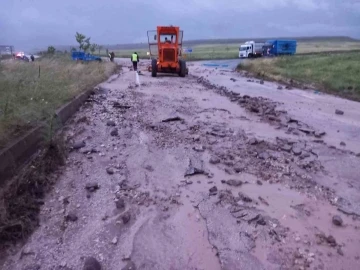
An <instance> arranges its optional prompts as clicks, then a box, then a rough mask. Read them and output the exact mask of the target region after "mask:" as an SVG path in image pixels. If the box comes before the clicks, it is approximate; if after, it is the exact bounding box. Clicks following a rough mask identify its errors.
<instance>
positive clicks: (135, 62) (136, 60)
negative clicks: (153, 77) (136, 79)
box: [131, 52, 140, 71]
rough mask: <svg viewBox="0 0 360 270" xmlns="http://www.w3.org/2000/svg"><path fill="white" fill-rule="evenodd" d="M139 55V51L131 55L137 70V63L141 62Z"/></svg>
mask: <svg viewBox="0 0 360 270" xmlns="http://www.w3.org/2000/svg"><path fill="white" fill-rule="evenodd" d="M139 60H140V59H139V55H138V54H137V52H134V53H133V54H132V55H131V62H132V64H133V67H134V70H135V71H137V64H138V62H139Z"/></svg>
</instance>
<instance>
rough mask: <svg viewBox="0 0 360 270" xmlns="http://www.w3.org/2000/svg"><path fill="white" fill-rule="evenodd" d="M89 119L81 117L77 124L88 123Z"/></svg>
mask: <svg viewBox="0 0 360 270" xmlns="http://www.w3.org/2000/svg"><path fill="white" fill-rule="evenodd" d="M87 120H88V119H87V117H86V116H83V117H80V118H79V119H78V120H77V121H76V122H77V123H84V122H86V121H87Z"/></svg>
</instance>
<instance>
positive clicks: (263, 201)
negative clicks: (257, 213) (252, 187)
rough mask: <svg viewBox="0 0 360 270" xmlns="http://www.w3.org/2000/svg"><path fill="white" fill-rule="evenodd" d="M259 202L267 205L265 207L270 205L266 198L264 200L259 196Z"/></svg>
mask: <svg viewBox="0 0 360 270" xmlns="http://www.w3.org/2000/svg"><path fill="white" fill-rule="evenodd" d="M259 200H260V202H262V203H263V204H265V205H267V206H269V205H270V204H269V203H268V202H267V201H266V200H265V199H264V198H262V197H260V196H259Z"/></svg>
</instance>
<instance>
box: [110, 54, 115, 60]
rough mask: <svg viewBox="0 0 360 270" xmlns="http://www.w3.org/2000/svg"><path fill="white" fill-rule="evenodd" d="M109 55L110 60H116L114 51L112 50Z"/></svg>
mask: <svg viewBox="0 0 360 270" xmlns="http://www.w3.org/2000/svg"><path fill="white" fill-rule="evenodd" d="M109 56H110V61H111V62H114V58H115V53H114V52H111V53H109Z"/></svg>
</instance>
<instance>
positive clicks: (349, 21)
mask: <svg viewBox="0 0 360 270" xmlns="http://www.w3.org/2000/svg"><path fill="white" fill-rule="evenodd" d="M359 12H360V2H359V1H357V0H343V1H338V0H302V1H298V0H250V1H239V0H223V1H218V0H206V1H205V0H183V1H182V2H181V1H167V2H164V1H163V0H152V1H144V0H132V1H125V0H123V1H120V0H107V1H98V0H87V1H84V0H77V1H73V0H62V1H49V0H27V1H25V0H23V1H21V0H12V1H10V0H9V1H6V2H5V3H2V9H1V10H0V27H1V34H0V35H1V36H0V43H11V44H14V45H15V46H16V47H17V48H19V49H20V48H23V47H27V48H29V47H45V46H48V45H50V44H53V45H57V44H58V45H65V44H66V45H71V44H75V39H74V34H75V32H76V31H79V32H82V33H85V34H87V35H89V36H91V37H92V40H93V41H94V42H96V43H101V44H119V43H131V42H146V31H147V30H150V29H155V27H156V26H157V25H169V24H173V25H179V26H180V27H181V28H182V29H183V30H184V31H185V39H205V38H237V37H241V38H244V37H270V36H292V35H294V36H305V35H350V36H352V37H356V38H359V37H360V29H359V25H360V19H359Z"/></svg>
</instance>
